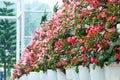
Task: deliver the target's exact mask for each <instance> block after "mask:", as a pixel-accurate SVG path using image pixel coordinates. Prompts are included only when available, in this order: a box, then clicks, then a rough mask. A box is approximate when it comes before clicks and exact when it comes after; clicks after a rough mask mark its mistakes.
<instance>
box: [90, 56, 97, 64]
mask: <svg viewBox="0 0 120 80" xmlns="http://www.w3.org/2000/svg"><path fill="white" fill-rule="evenodd" d="M90 60H91V62H92V63H95V64H96V63H98V59H96V58H93V57H91V59H90Z"/></svg>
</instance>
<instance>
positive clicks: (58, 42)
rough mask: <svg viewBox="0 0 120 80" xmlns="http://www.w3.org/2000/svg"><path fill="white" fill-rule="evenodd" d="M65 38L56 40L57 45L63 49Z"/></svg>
mask: <svg viewBox="0 0 120 80" xmlns="http://www.w3.org/2000/svg"><path fill="white" fill-rule="evenodd" d="M62 44H63V40H62V39H59V40H58V41H57V42H55V46H56V47H57V48H59V49H61V48H62V47H63V46H62Z"/></svg>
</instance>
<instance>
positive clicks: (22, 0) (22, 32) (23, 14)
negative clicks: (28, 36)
mask: <svg viewBox="0 0 120 80" xmlns="http://www.w3.org/2000/svg"><path fill="white" fill-rule="evenodd" d="M21 11H22V16H21V51H23V50H24V48H25V43H24V42H25V41H24V37H25V31H24V28H25V20H24V19H25V12H24V11H25V10H24V0H21Z"/></svg>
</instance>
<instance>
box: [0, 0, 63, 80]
mask: <svg viewBox="0 0 120 80" xmlns="http://www.w3.org/2000/svg"><path fill="white" fill-rule="evenodd" d="M60 5H62V1H61V0H51V1H50V0H0V80H11V79H10V73H11V71H12V67H13V64H14V63H16V62H17V61H18V60H19V59H20V52H21V51H22V50H23V49H24V48H25V47H26V46H27V45H28V44H29V43H30V40H31V36H32V34H33V33H34V30H35V29H38V28H40V25H41V23H42V22H44V21H45V20H48V19H49V18H50V17H51V15H52V13H53V12H54V11H56V10H57V8H58V6H60Z"/></svg>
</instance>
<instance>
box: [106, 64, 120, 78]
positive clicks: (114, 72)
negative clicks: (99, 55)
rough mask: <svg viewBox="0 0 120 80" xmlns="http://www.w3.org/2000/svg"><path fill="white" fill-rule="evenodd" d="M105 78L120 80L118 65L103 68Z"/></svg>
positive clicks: (119, 67)
mask: <svg viewBox="0 0 120 80" xmlns="http://www.w3.org/2000/svg"><path fill="white" fill-rule="evenodd" d="M105 78H106V80H120V63H119V64H116V63H112V64H110V65H109V66H105Z"/></svg>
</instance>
